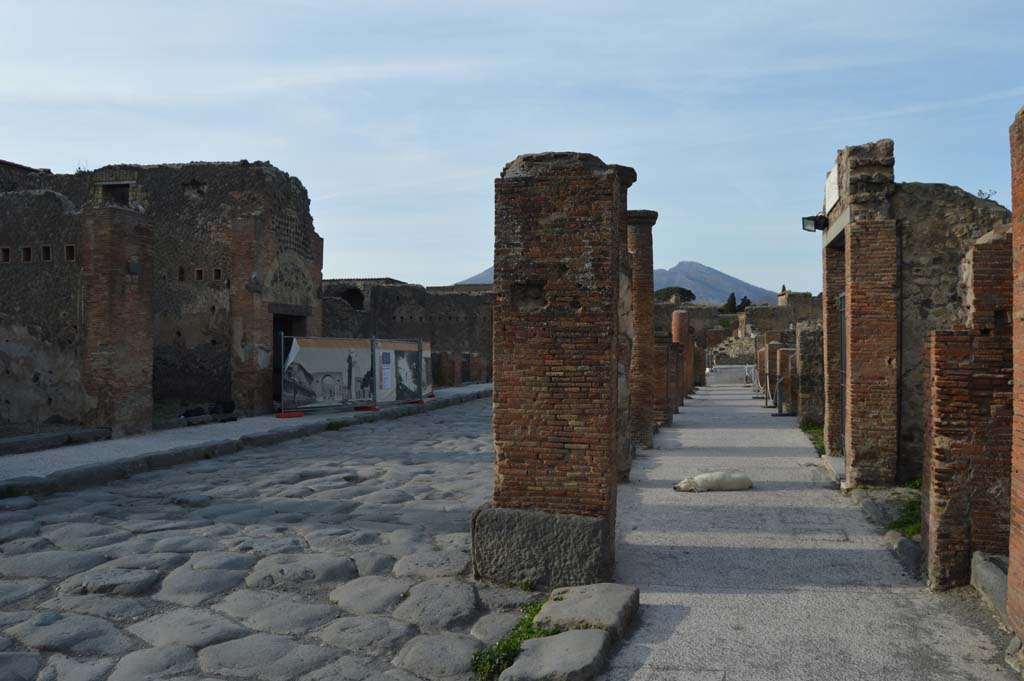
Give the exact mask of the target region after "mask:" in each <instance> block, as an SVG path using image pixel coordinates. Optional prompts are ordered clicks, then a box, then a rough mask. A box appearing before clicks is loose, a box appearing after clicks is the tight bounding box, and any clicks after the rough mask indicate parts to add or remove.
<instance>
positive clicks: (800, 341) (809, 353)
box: [796, 325, 825, 426]
mask: <svg viewBox="0 0 1024 681" xmlns="http://www.w3.org/2000/svg"><path fill="white" fill-rule="evenodd" d="M824 370H825V367H824V364H823V362H822V332H821V329H820V328H818V327H802V326H801V325H797V330H796V374H797V379H796V380H797V386H796V413H797V415H798V416H799V417H800V423H801V424H808V425H815V426H820V425H821V424H822V423H823V422H824V418H825V392H824V390H825V385H824Z"/></svg>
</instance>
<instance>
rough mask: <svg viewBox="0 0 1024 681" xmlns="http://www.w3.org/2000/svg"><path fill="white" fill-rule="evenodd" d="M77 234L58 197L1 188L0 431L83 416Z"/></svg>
mask: <svg viewBox="0 0 1024 681" xmlns="http://www.w3.org/2000/svg"><path fill="white" fill-rule="evenodd" d="M7 186H8V187H10V186H11V185H10V183H8V185H7ZM0 188H2V185H0ZM79 233H80V226H79V211H78V209H77V208H76V207H75V206H74V205H72V204H71V203H70V202H69V201H68V200H67V199H66V198H65V197H63V196H61V195H60V194H57V193H56V192H53V191H49V190H44V189H38V190H23V191H18V190H13V191H10V192H5V193H0V255H2V257H0V291H2V292H3V293H2V295H0V428H3V427H4V426H9V427H12V426H14V425H15V424H21V425H23V426H26V427H28V428H29V429H31V428H33V427H35V426H38V425H40V424H44V423H50V424H53V423H74V424H78V423H81V421H82V418H83V416H84V409H85V392H84V390H83V388H82V376H81V343H82V327H83V318H82V305H81V287H82V284H81V267H80V252H79V250H78V249H79V248H80V244H79ZM26 248H28V249H30V251H29V254H28V255H29V257H30V259H29V260H28V261H26V260H25V257H24V256H25V251H24V249H26ZM44 248H49V249H50V250H49V260H44V259H43V256H44Z"/></svg>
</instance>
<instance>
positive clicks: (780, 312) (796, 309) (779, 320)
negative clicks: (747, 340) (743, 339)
mask: <svg viewBox="0 0 1024 681" xmlns="http://www.w3.org/2000/svg"><path fill="white" fill-rule="evenodd" d="M779 300H780V301H786V304H784V305H782V304H780V305H752V306H750V307H748V308H747V309H745V310H744V311H743V312H740V313H738V317H739V322H738V331H739V333H740V334H741V335H745V336H750V335H756V334H758V333H765V332H767V331H785V330H787V329H789V328H792V326H793V325H794V324H798V323H800V322H816V321H821V296H820V295H817V296H812V295H811V294H810V293H793V292H788V291H787V292H786V293H785V294H783V295H782V296H779Z"/></svg>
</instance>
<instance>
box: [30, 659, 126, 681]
mask: <svg viewBox="0 0 1024 681" xmlns="http://www.w3.org/2000/svg"><path fill="white" fill-rule="evenodd" d="M113 668H114V660H112V659H110V658H105V657H104V658H100V659H98V660H75V659H72V658H70V657H66V656H64V655H60V654H57V655H51V656H50V659H49V660H47V662H46V666H45V667H43V670H42V671H41V672H39V678H38V679H37V681H102V679H105V678H107V674H108V673H109V672H110V670H111V669H113Z"/></svg>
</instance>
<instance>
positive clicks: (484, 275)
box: [455, 267, 494, 286]
mask: <svg viewBox="0 0 1024 681" xmlns="http://www.w3.org/2000/svg"><path fill="white" fill-rule="evenodd" d="M493 283H494V268H493V267H488V268H487V269H486V270H484V271H483V272H481V273H480V274H475V275H473V276H472V277H470V278H469V279H463V280H462V281H459V282H456V283H455V285H456V286H458V285H459V284H493Z"/></svg>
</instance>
